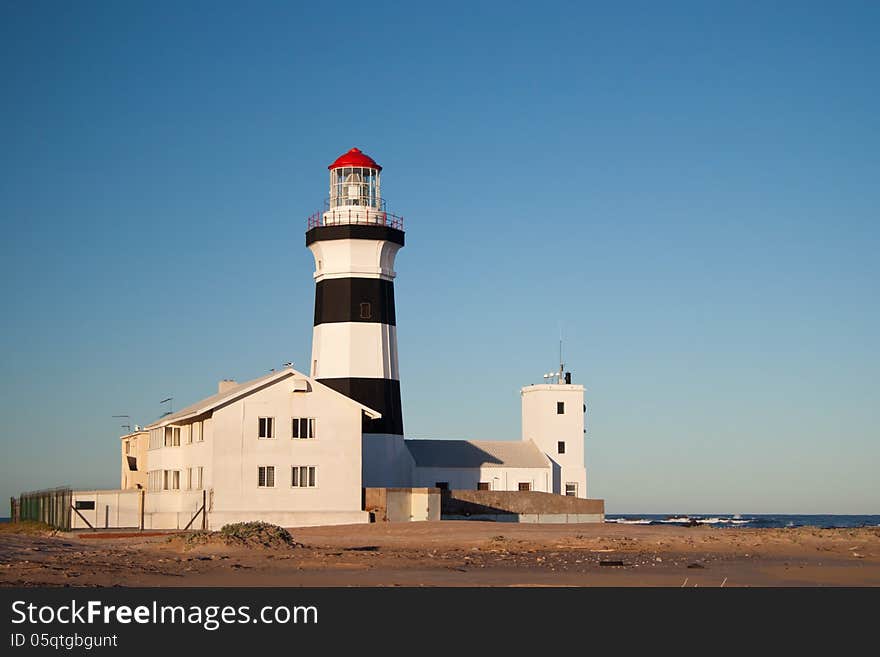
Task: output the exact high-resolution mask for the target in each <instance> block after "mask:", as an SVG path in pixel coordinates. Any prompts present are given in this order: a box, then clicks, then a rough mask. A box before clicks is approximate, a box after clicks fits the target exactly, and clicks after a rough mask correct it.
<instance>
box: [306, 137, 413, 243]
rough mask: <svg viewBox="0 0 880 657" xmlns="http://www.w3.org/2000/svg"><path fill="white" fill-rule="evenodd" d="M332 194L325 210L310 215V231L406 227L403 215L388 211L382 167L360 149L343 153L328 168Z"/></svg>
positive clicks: (325, 203) (325, 205)
mask: <svg viewBox="0 0 880 657" xmlns="http://www.w3.org/2000/svg"><path fill="white" fill-rule="evenodd" d="M327 168H328V169H329V170H330V196H329V198H327V199H325V200H324V210H323V211H320V212H316V213H315V214H313V215H311V216H310V217H309V221H308V226H309V230H312V229H313V228H318V227H321V226H338V225H340V224H376V225H380V226H388V227H390V228H395V229H397V230H403V218H402V217H398V216H397V215H395V214H392V213H390V212H387V211H386V209H385V200H384V199H383V198H382V188H381V184H380V174H381V172H382V167H381V166H379V164H378V163H377V162H376V160H374V159H373V158H371V157H370V156H369V155H367V154H366V153H364V152H363V151H361V150H360V149H358V148H352V149H351V150H349V151H348V152H346V153H343V154H342V155H340V156H339V157H337V158H336V160H335V161H334V162H333V164H331V165H330V166H328V167H327Z"/></svg>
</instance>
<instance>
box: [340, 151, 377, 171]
mask: <svg viewBox="0 0 880 657" xmlns="http://www.w3.org/2000/svg"><path fill="white" fill-rule="evenodd" d="M340 167H365V168H368V169H376V170H377V171H381V170H382V167H381V166H379V163H378V162H376V160H374V159H373V158H371V157H370V156H369V155H367V154H366V153H364V152H363V151H361V150H360V149H359V148H352V149H351V150H350V151H348V152H347V153H343V154H342V155H340V156H339V157H337V158H336V161H334V162H333V164H331V165H330V166H328V167H327V168H328V169H338V168H340Z"/></svg>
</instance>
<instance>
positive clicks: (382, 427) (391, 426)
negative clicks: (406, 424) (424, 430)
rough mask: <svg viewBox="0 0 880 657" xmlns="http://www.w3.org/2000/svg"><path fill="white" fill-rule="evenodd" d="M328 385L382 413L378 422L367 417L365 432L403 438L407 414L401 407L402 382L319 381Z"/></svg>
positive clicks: (365, 380)
mask: <svg viewBox="0 0 880 657" xmlns="http://www.w3.org/2000/svg"><path fill="white" fill-rule="evenodd" d="M318 380H319V381H320V382H321V383H323V384H324V385H325V386H328V387H330V388H333V389H334V390H335V391H336V392H341V393H342V394H343V395H345V396H346V397H349V398H351V399H354V400H355V401H357V402H360V403H361V404H363V405H364V406H368V407H369V408H372V409H373V410H376V411H379V412H380V413H382V417H381V418H380V419H378V420H371V419H369V418H368V417H367V416H366V415H365V416H364V420H363V427H362V429H363V432H364V433H389V434H392V435H395V436H402V435H403V412H402V410H401V408H400V381H397V380H396V379H360V378H345V379H318Z"/></svg>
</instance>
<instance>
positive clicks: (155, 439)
mask: <svg viewBox="0 0 880 657" xmlns="http://www.w3.org/2000/svg"><path fill="white" fill-rule="evenodd" d="M162 435H163V431H162V429H150V449H159V448H160V447H161V446H162Z"/></svg>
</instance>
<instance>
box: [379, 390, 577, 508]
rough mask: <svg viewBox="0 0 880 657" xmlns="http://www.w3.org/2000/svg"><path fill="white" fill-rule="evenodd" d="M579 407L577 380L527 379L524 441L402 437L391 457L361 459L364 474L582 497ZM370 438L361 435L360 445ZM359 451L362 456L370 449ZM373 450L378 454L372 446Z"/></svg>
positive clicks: (441, 484)
mask: <svg viewBox="0 0 880 657" xmlns="http://www.w3.org/2000/svg"><path fill="white" fill-rule="evenodd" d="M568 379H569V380H570V375H569V377H568ZM584 411H585V406H584V387H583V386H581V385H572V384H570V383H545V384H541V385H531V386H526V387H525V388H523V389H522V438H521V440H518V441H500V440H424V439H421V440H404V439H402V438H401V439H400V440H399V441H398V442H397V444H396V448H395V449H393V450H388V451H389V456H390V457H393V458H388V459H386V460H384V461H382V460H374V461H373V462H371V463H368V462H367V461H365V463H364V466H365V469H364V479H365V480H367V479H368V477H369V478H370V480H372V481H385V482H387V481H392V480H393V481H395V482H397V483H395V484H394V485H401V486H432V487H436V488H441V489H465V490H467V489H470V490H492V491H539V492H544V493H555V494H557V495H568V496H571V497H580V498H586V497H587V471H586V468H585V467H584ZM367 440H368V437H367V436H365V437H364V441H365V444H366V441H367ZM387 445H388V443H386V446H387ZM364 454H365V458H366V455H367V454H368V452H367V451H366V450H365V451H364ZM370 454H372V455H373V456H374V457H375V451H374V452H370ZM383 465H384V466H385V467H384V468H383ZM368 469H369V472H368ZM401 476H402V477H403V478H404V479H403V480H401ZM382 485H385V486H388V485H391V484H388V483H385V484H382Z"/></svg>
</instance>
